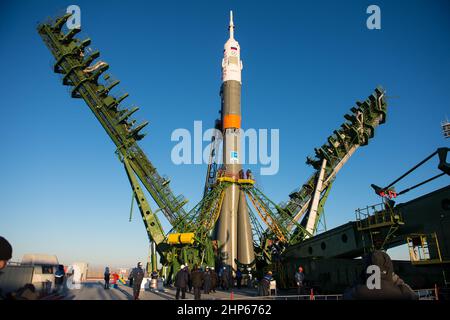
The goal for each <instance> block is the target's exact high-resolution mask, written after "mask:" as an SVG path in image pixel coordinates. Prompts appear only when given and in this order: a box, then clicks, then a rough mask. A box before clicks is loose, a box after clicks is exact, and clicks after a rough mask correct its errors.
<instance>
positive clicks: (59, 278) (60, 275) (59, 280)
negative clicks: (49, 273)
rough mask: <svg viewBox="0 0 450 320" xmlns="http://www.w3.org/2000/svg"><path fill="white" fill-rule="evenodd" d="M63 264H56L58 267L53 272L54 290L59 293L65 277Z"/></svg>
mask: <svg viewBox="0 0 450 320" xmlns="http://www.w3.org/2000/svg"><path fill="white" fill-rule="evenodd" d="M65 275H66V274H65V272H64V266H63V265H62V264H60V265H58V269H57V270H56V272H55V292H56V293H57V294H61V293H62V291H63V287H64V278H65Z"/></svg>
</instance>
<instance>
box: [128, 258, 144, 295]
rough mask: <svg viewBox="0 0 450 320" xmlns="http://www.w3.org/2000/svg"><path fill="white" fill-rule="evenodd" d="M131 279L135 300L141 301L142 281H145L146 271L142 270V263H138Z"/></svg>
mask: <svg viewBox="0 0 450 320" xmlns="http://www.w3.org/2000/svg"><path fill="white" fill-rule="evenodd" d="M130 278H132V279H133V295H134V300H139V293H140V292H141V284H142V280H144V269H142V262H138V264H137V267H136V268H134V269H133V270H132V271H131V274H130Z"/></svg>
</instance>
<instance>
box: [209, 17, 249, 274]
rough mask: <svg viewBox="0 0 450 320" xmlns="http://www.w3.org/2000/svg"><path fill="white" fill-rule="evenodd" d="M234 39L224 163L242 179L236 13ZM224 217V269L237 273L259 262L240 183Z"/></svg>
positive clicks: (220, 228)
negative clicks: (238, 266) (242, 267)
mask: <svg viewBox="0 0 450 320" xmlns="http://www.w3.org/2000/svg"><path fill="white" fill-rule="evenodd" d="M229 32H230V37H229V39H228V40H227V42H226V43H225V46H224V50H223V59H222V86H221V89H220V97H221V117H222V119H221V120H222V122H221V123H222V135H223V163H224V171H225V176H227V177H231V178H234V179H235V180H236V181H237V179H239V173H240V171H241V169H242V160H243V159H241V156H242V153H241V86H242V81H241V71H242V67H243V65H242V61H241V58H240V53H241V49H240V47H239V43H238V42H237V41H236V39H234V23H233V12H232V11H230V24H229ZM224 192H225V194H224V199H223V202H222V207H221V210H220V215H219V217H218V219H217V222H216V228H215V238H216V240H218V244H219V250H220V259H221V263H222V265H223V266H228V267H231V269H232V270H233V271H236V270H237V263H236V260H237V261H238V262H239V263H241V264H246V265H248V264H251V263H252V262H253V261H254V259H255V254H254V251H253V235H252V229H251V224H250V217H249V214H248V207H247V201H246V197H245V193H244V191H243V190H241V188H240V185H239V184H238V183H232V184H231V185H230V186H228V187H227V188H226V189H225V191H224Z"/></svg>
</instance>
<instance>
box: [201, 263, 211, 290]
mask: <svg viewBox="0 0 450 320" xmlns="http://www.w3.org/2000/svg"><path fill="white" fill-rule="evenodd" d="M211 284H212V272H211V270H210V269H209V267H206V269H205V273H204V274H203V290H204V292H205V294H209V292H210V291H211Z"/></svg>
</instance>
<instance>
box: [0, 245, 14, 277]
mask: <svg viewBox="0 0 450 320" xmlns="http://www.w3.org/2000/svg"><path fill="white" fill-rule="evenodd" d="M11 258H12V246H11V244H10V243H9V242H8V240H6V239H5V238H3V237H0V270H2V269H4V268H6V264H7V263H8V261H9V260H11Z"/></svg>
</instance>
